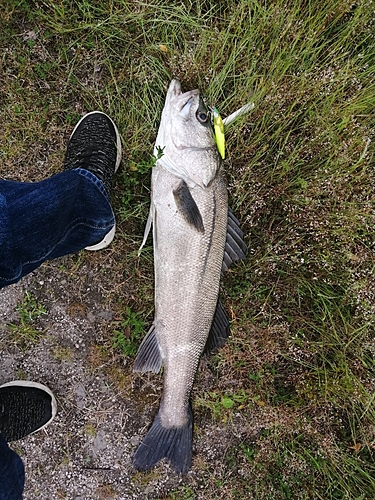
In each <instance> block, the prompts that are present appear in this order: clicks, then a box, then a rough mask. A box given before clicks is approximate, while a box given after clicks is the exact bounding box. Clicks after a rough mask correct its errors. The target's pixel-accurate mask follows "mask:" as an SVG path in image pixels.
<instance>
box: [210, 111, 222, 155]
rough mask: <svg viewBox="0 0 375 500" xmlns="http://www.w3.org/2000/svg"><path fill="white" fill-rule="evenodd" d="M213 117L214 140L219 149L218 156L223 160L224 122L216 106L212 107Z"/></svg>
mask: <svg viewBox="0 0 375 500" xmlns="http://www.w3.org/2000/svg"><path fill="white" fill-rule="evenodd" d="M212 113H213V118H214V132H215V140H216V145H217V149H218V150H219V153H220V156H221V157H222V159H223V160H224V158H225V134H224V123H223V120H222V119H221V116H220V115H219V112H218V110H217V109H216V108H213V109H212Z"/></svg>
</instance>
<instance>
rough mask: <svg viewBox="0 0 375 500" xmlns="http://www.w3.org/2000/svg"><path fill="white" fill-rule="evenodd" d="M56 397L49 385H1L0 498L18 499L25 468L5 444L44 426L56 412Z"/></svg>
mask: <svg viewBox="0 0 375 500" xmlns="http://www.w3.org/2000/svg"><path fill="white" fill-rule="evenodd" d="M56 408H57V405H56V400H55V397H54V395H53V394H52V392H51V391H50V389H48V387H46V386H44V385H42V384H38V383H36V382H28V381H24V380H20V381H14V382H10V383H8V384H4V385H2V386H1V387H0V500H21V499H22V492H23V488H24V483H25V470H24V465H23V463H22V460H21V458H20V457H19V456H18V455H17V453H16V452H15V451H13V450H12V449H11V448H9V446H8V442H9V441H16V440H18V439H21V438H24V437H26V436H27V435H29V434H31V433H33V432H37V431H39V430H41V429H44V428H45V427H46V426H47V425H48V424H49V423H50V422H51V421H52V420H53V419H54V417H55V415H56Z"/></svg>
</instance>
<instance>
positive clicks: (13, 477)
mask: <svg viewBox="0 0 375 500" xmlns="http://www.w3.org/2000/svg"><path fill="white" fill-rule="evenodd" d="M24 485H25V468H24V465H23V462H22V460H21V458H20V457H19V456H18V455H17V453H16V452H15V451H13V450H12V449H10V448H9V446H8V443H7V442H6V441H5V439H4V438H3V437H2V436H1V434H0V500H20V499H21V498H22V492H23V488H24Z"/></svg>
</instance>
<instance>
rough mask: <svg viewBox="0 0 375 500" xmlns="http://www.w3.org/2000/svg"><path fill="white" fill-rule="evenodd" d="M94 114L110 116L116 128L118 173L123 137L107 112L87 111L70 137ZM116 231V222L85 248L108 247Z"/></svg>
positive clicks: (91, 249) (90, 249) (93, 249)
mask: <svg viewBox="0 0 375 500" xmlns="http://www.w3.org/2000/svg"><path fill="white" fill-rule="evenodd" d="M92 114H101V115H104V116H106V117H107V118H108V120H109V121H110V122H111V123H112V125H113V128H114V129H115V132H116V147H117V157H116V165H115V173H116V172H117V170H118V168H119V166H120V163H121V155H122V147H121V139H120V134H119V131H118V129H117V127H116V124H115V122H114V121H113V120H112V118H111V117H109V116H108V115H107V114H106V113H103V112H102V111H90V113H87V114H86V115H85V116H83V117H82V118H81V119H80V120H79V122H78V123H77V125H76V126H75V127H74V130H73V132H72V133H71V136H70V138H72V136H73V134H74V132H75V131H76V129H77V127H78V126H79V125H80V123H81V122H82V120H84V119H85V118H86V117H87V116H88V115H92ZM115 232H116V224H114V226H113V228H112V229H111V230H110V231H109V232H108V233H107V234H106V235H105V236H104V238H103V239H102V241H99V243H96V244H95V245H91V246H89V247H86V248H85V250H89V251H90V252H95V251H96V250H102V249H103V248H106V247H107V246H108V245H110V244H111V243H112V240H113V238H114V237H115Z"/></svg>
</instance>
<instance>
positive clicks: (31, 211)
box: [0, 169, 115, 500]
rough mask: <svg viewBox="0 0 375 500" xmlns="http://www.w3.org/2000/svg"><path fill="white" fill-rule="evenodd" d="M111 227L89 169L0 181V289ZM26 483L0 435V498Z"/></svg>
mask: <svg viewBox="0 0 375 500" xmlns="http://www.w3.org/2000/svg"><path fill="white" fill-rule="evenodd" d="M114 223H115V219H114V215H113V211H112V208H111V205H110V202H109V199H108V196H107V193H106V190H105V189H104V186H103V184H102V183H101V182H100V181H99V179H97V177H95V175H93V174H92V173H91V172H89V171H88V170H83V169H76V170H68V171H65V172H61V173H60V174H56V175H54V176H52V177H50V178H49V179H46V180H44V181H41V182H35V183H29V182H13V181H4V180H0V288H3V287H4V286H6V285H10V284H11V283H15V282H16V281H18V280H20V279H21V278H22V276H25V275H26V274H27V273H30V272H31V271H33V270H34V269H36V268H37V267H38V266H40V265H41V264H42V263H43V262H45V261H46V260H51V259H55V258H56V257H61V256H63V255H67V254H70V253H73V252H77V251H78V250H81V249H83V248H85V247H87V246H91V245H94V244H96V243H98V242H99V241H101V240H102V239H103V238H104V237H105V236H106V234H107V233H108V232H109V231H110V230H111V229H112V227H113V225H114ZM24 481H25V471H24V467H23V463H22V460H21V458H20V457H19V456H18V455H17V454H16V453H15V452H14V451H13V450H11V449H10V448H9V447H8V445H7V443H6V442H5V441H4V439H3V438H2V436H1V435H0V500H20V499H21V498H22V492H23V487H24Z"/></svg>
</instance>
